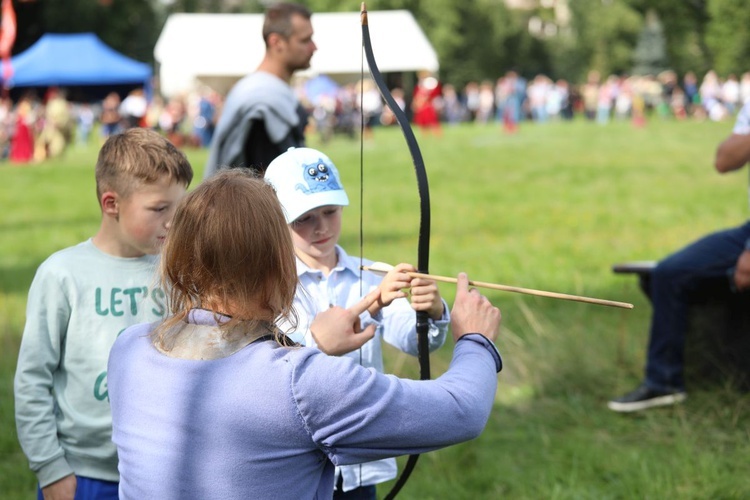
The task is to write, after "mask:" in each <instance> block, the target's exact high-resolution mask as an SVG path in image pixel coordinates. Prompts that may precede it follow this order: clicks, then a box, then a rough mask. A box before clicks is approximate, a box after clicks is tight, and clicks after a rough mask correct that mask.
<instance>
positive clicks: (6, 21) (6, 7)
mask: <svg viewBox="0 0 750 500" xmlns="http://www.w3.org/2000/svg"><path fill="white" fill-rule="evenodd" d="M0 15H2V19H0V58H2V79H3V83H4V85H3V86H4V87H7V82H8V80H9V79H10V77H11V76H13V67H12V66H11V65H10V53H11V50H12V49H13V44H14V43H15V42H16V11H15V10H13V2H12V0H3V4H2V6H1V7H0Z"/></svg>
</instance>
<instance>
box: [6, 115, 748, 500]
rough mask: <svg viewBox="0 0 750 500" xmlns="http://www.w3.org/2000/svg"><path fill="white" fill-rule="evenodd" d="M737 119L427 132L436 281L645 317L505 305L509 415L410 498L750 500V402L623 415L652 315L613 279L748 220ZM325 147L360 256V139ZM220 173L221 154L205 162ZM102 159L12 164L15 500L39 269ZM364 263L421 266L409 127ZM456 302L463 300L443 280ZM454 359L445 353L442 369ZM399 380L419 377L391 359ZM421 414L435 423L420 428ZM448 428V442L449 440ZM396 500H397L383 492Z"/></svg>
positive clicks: (396, 149)
mask: <svg viewBox="0 0 750 500" xmlns="http://www.w3.org/2000/svg"><path fill="white" fill-rule="evenodd" d="M731 128H732V124H731V123H730V122H726V123H718V124H717V123H711V122H704V123H694V122H685V123H676V122H661V121H652V122H650V123H649V124H648V126H647V127H645V128H643V129H635V128H633V127H631V125H630V124H629V123H613V124H611V125H609V126H597V125H595V124H591V123H585V122H583V121H577V122H574V123H560V124H548V125H544V126H534V125H524V126H522V127H521V130H520V133H518V134H516V135H512V136H508V135H504V134H503V133H502V131H501V129H500V128H498V127H495V126H471V125H466V126H460V127H456V128H445V129H444V133H443V136H442V137H439V138H438V137H434V136H422V135H421V134H420V133H419V132H417V137H418V138H419V139H420V145H421V148H422V153H423V155H424V158H425V163H426V165H427V169H428V174H429V178H430V193H431V198H432V246H431V266H430V270H431V271H432V272H434V273H436V274H443V275H448V276H454V275H456V274H457V273H458V272H459V271H467V272H468V273H469V277H470V278H474V279H477V280H482V281H491V282H496V283H503V284H508V285H515V286H521V287H527V288H536V289H542V290H550V291H557V292H563V293H572V294H578V295H588V296H592V297H599V298H605V299H611V300H619V301H625V302H631V303H633V304H635V309H634V310H631V311H628V310H621V309H613V308H608V307H600V306H593V305H586V304H580V303H574V302H567V301H557V300H552V299H545V298H540V297H530V296H522V295H515V294H509V293H504V292H490V291H487V292H486V293H487V295H488V296H489V297H490V298H491V300H492V301H493V303H495V304H496V305H498V306H499V307H500V308H501V310H502V312H503V331H502V334H501V337H500V339H499V341H498V347H499V348H500V350H501V352H502V353H503V356H504V359H505V365H506V366H505V369H504V370H503V372H502V373H501V374H500V386H499V390H498V393H497V401H496V406H495V409H494V412H493V414H492V417H491V419H490V422H489V424H488V426H487V429H486V430H485V432H484V434H483V435H482V436H481V437H480V438H479V439H477V440H475V441H473V442H470V443H466V444H463V445H460V446H455V447H452V448H449V449H445V450H441V451H439V452H435V453H430V454H427V455H424V456H422V457H421V458H420V462H419V464H418V465H417V468H416V470H415V471H414V474H413V475H412V478H411V479H410V481H409V483H408V484H407V485H406V487H405V488H404V490H403V491H402V493H401V496H400V498H415V499H416V498H419V499H428V498H435V499H444V498H445V499H453V498H466V499H483V498H486V499H494V498H500V497H501V496H502V497H505V498H528V499H537V498H560V499H567V498H570V499H588V498H590V499H607V498H612V499H621V498H670V497H672V498H681V499H682V498H696V499H697V498H727V499H733V498H748V497H750V479H749V478H748V473H747V466H748V463H750V395H748V394H747V393H742V392H739V391H737V390H736V389H734V388H733V387H732V386H731V384H720V385H719V386H714V387H701V388H700V389H695V390H692V391H691V392H690V397H689V399H688V401H687V402H686V403H685V404H684V405H682V406H680V407H677V408H668V409H662V410H655V411H651V412H647V413H644V414H642V415H634V416H623V415H619V414H615V413H613V412H610V411H609V410H608V409H607V408H606V401H607V400H608V399H609V398H610V397H612V396H616V395H619V394H620V393H622V392H624V391H627V390H630V389H632V388H633V387H634V386H635V385H636V384H637V383H638V382H639V381H640V377H641V372H642V365H643V360H644V349H645V344H646V340H647V327H648V321H649V316H650V308H649V305H648V303H647V301H646V299H645V298H644V297H643V296H642V294H641V293H640V291H639V290H638V287H637V285H636V281H635V278H632V277H624V276H618V275H614V274H613V273H612V272H611V271H610V267H611V265H612V264H613V263H615V262H620V261H627V260H651V259H658V258H660V257H662V256H664V255H666V254H667V253H669V252H671V251H673V250H675V249H677V248H679V247H681V246H683V245H684V244H686V243H688V242H690V241H692V240H693V239H695V238H697V237H699V236H701V235H703V234H705V233H707V232H709V231H712V230H714V229H718V228H723V227H727V226H731V225H736V224H738V223H740V222H742V221H743V220H745V219H746V218H747V216H748V199H747V189H748V187H747V173H746V172H745V173H736V174H728V175H725V176H721V175H718V174H717V173H715V171H714V170H713V167H712V159H713V154H714V151H715V148H716V145H717V144H718V143H719V142H720V141H721V140H722V139H723V138H724V137H726V136H727V135H728V134H729V133H730V131H731ZM310 142H311V145H312V146H314V147H319V148H320V149H322V150H323V151H325V152H326V153H328V154H329V156H330V157H331V158H332V159H333V161H334V162H335V163H336V165H337V166H338V167H339V170H340V171H341V173H342V177H343V180H344V183H345V186H346V187H347V189H348V193H349V195H350V200H351V206H350V207H349V208H348V209H346V210H345V220H344V232H343V235H342V244H343V245H344V246H345V247H346V248H347V249H348V250H349V252H350V253H352V254H358V253H359V214H360V195H359V191H360V189H359V170H360V144H359V142H358V141H352V142H350V141H348V140H346V139H343V138H336V139H334V141H333V142H331V143H330V144H328V145H325V146H323V145H321V144H320V143H319V142H318V141H317V139H316V138H315V137H314V136H313V137H312V138H311V141H310ZM188 155H189V156H190V158H191V161H192V162H193V165H194V167H195V168H196V182H195V183H194V185H195V184H197V182H198V181H199V180H200V178H201V172H202V168H203V163H204V160H205V156H206V154H205V151H194V150H192V151H188ZM95 158H96V151H95V150H94V149H91V150H88V151H87V150H81V149H75V148H74V149H71V150H70V151H69V153H68V154H67V156H66V158H65V159H64V160H60V161H54V162H48V163H45V164H42V165H35V166H31V167H11V166H8V165H7V164H4V165H2V166H0V179H2V182H0V200H2V205H1V206H2V211H1V212H0V235H1V236H0V238H1V239H2V240H1V241H2V244H1V245H0V343H1V346H0V347H1V348H0V358H1V361H0V381H1V383H0V429H2V431H3V432H2V433H0V497H1V498H31V497H32V496H33V494H34V488H35V483H34V478H33V476H32V475H31V473H30V472H29V471H28V468H27V464H26V460H25V457H24V456H23V454H22V453H21V451H20V449H19V446H18V444H17V440H16V435H15V427H14V423H13V399H12V378H13V373H14V370H15V363H16V354H17V351H18V344H19V341H20V334H21V331H22V328H23V323H24V307H25V303H26V293H27V291H28V287H29V284H30V283H31V279H32V277H33V274H34V271H35V269H36V267H37V266H38V265H39V264H40V263H41V262H42V261H43V260H44V259H45V258H46V257H47V256H48V255H49V254H50V253H51V252H53V251H55V250H58V249H60V248H63V247H66V246H69V245H72V244H75V243H77V242H78V241H80V240H82V239H85V238H87V237H88V236H90V235H91V234H93V233H94V231H95V230H96V228H97V225H98V220H99V213H98V207H97V204H96V199H95V194H94V179H93V166H94V162H95ZM364 169H365V179H364V202H363V206H364V240H365V243H364V254H365V256H367V257H369V258H371V259H374V260H380V261H385V262H391V263H397V262H401V261H408V262H414V261H415V260H416V240H417V226H418V198H417V188H416V181H415V177H414V172H413V167H412V165H411V160H410V158H409V155H408V151H407V148H406V147H405V145H404V141H403V139H402V137H401V136H400V133H399V131H398V130H395V129H388V130H384V129H380V130H376V131H375V136H374V138H373V139H371V140H369V141H368V142H365V144H364ZM441 290H442V293H443V294H444V296H445V297H446V299H447V300H448V301H449V302H450V301H452V298H453V288H452V286H449V285H441ZM450 351H451V349H450V347H449V346H446V348H444V349H442V350H441V351H440V352H439V353H437V354H436V355H434V356H433V358H432V365H433V376H437V375H439V374H440V373H442V372H443V371H444V370H445V369H446V367H447V363H448V361H449V359H450ZM387 357H388V359H387V363H388V366H389V369H390V370H391V371H393V372H395V373H398V374H401V375H405V376H416V373H417V362H416V360H415V359H411V358H408V357H406V356H404V355H401V354H399V353H397V352H395V351H388V352H387ZM414 418H419V415H414ZM436 432H439V429H436ZM386 490H387V488H382V489H381V494H384V492H385V491H386Z"/></svg>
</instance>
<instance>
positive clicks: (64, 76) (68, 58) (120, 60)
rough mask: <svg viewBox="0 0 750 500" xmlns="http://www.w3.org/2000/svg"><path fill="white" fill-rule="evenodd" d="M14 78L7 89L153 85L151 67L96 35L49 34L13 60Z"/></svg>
mask: <svg viewBox="0 0 750 500" xmlns="http://www.w3.org/2000/svg"><path fill="white" fill-rule="evenodd" d="M11 65H12V68H13V75H12V76H11V77H10V78H9V79H8V82H5V83H6V86H7V87H9V88H15V87H51V86H59V87H71V86H87V85H91V86H103V85H125V84H128V85H139V86H144V87H148V86H149V85H150V80H151V75H152V70H151V67H150V66H149V65H148V64H146V63H142V62H138V61H136V60H134V59H131V58H129V57H127V56H124V55H122V54H120V53H119V52H117V51H116V50H114V49H113V48H111V47H109V46H108V45H107V44H105V43H104V42H102V41H101V40H100V39H99V38H98V37H97V36H96V35H95V34H94V33H74V34H57V33H47V34H45V35H43V36H42V38H40V39H39V40H38V41H37V42H36V43H35V44H34V45H32V46H31V47H29V48H28V49H27V50H25V51H24V52H22V53H20V54H18V55H16V56H15V57H12V58H11Z"/></svg>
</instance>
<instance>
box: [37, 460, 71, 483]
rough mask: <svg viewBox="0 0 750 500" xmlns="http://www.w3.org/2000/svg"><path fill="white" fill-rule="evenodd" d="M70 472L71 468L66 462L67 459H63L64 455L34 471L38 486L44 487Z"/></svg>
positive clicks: (68, 474)
mask: <svg viewBox="0 0 750 500" xmlns="http://www.w3.org/2000/svg"><path fill="white" fill-rule="evenodd" d="M71 474H74V472H73V469H72V468H71V467H70V465H69V464H68V461H67V460H65V457H64V456H62V457H58V458H56V459H54V460H53V461H51V462H49V463H47V464H44V465H43V466H42V468H40V469H39V470H38V471H36V478H37V480H38V481H39V487H40V488H44V487H45V486H49V485H50V484H52V483H54V482H55V481H59V480H60V479H62V478H64V477H66V476H70V475H71Z"/></svg>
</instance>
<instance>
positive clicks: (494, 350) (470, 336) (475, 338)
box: [458, 333, 503, 373]
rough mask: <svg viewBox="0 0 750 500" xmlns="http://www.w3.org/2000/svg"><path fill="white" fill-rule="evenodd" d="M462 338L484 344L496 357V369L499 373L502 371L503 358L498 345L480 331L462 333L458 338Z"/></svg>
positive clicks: (460, 339)
mask: <svg viewBox="0 0 750 500" xmlns="http://www.w3.org/2000/svg"><path fill="white" fill-rule="evenodd" d="M462 340H465V341H468V342H476V343H477V344H479V345H481V346H484V348H485V349H487V350H488V351H489V352H490V354H491V355H492V357H493V358H494V360H495V369H496V370H497V372H498V373H500V371H501V370H502V369H503V358H502V357H501V356H500V352H498V350H497V347H495V344H493V343H492V342H491V341H490V339H488V338H487V337H485V336H484V335H481V334H479V333H467V334H466V335H462V336H461V337H460V338H459V339H458V342H461V341H462Z"/></svg>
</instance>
